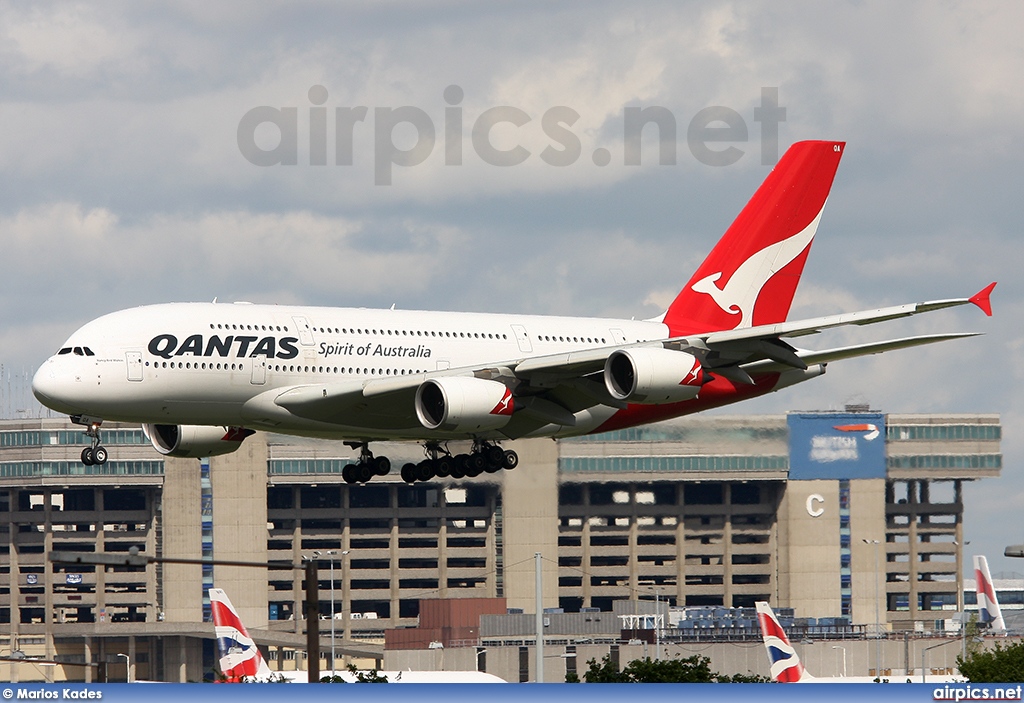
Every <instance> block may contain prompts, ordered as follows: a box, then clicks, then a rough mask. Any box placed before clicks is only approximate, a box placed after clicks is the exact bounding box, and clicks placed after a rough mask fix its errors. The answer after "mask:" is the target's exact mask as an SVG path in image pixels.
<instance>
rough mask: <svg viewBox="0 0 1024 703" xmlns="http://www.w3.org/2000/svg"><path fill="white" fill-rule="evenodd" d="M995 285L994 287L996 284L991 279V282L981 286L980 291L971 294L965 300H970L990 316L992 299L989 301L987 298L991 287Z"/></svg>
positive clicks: (990, 293) (990, 292)
mask: <svg viewBox="0 0 1024 703" xmlns="http://www.w3.org/2000/svg"><path fill="white" fill-rule="evenodd" d="M995 287H996V284H995V282H994V281H993V282H992V283H989V284H988V285H987V286H985V287H984V288H982V289H981V290H980V291H978V292H977V293H975V294H974V295H972V296H971V297H970V298H968V299H967V300H969V301H970V302H972V303H974V304H975V305H977V306H978V307H979V308H981V311H982V312H983V313H985V314H986V315H988V316H989V317H992V301H990V300H989V299H988V298H989V296H990V295H992V289H993V288H995Z"/></svg>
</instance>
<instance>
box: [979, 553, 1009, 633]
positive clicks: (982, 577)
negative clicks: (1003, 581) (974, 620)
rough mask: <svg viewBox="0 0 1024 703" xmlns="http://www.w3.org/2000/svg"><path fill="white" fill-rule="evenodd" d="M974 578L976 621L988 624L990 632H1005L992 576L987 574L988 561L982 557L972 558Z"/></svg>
mask: <svg viewBox="0 0 1024 703" xmlns="http://www.w3.org/2000/svg"><path fill="white" fill-rule="evenodd" d="M974 578H975V579H976V581H977V593H978V619H979V620H980V621H981V622H984V623H988V627H989V631H990V632H1006V622H1005V621H1004V620H1003V613H1002V611H1001V610H1000V609H999V599H998V598H996V588H995V586H994V585H993V584H992V575H991V574H990V573H989V572H988V559H986V558H985V557H983V556H975V557H974Z"/></svg>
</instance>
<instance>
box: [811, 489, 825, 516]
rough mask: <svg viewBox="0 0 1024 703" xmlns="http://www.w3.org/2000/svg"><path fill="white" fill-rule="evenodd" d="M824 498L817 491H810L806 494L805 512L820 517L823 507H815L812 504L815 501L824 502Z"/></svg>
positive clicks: (822, 513) (823, 512)
mask: <svg viewBox="0 0 1024 703" xmlns="http://www.w3.org/2000/svg"><path fill="white" fill-rule="evenodd" d="M824 502H825V499H824V498H823V497H822V496H821V495H820V494H818V493H812V494H811V495H809V496H807V514H808V515H810V516H811V517H821V516H822V515H824V514H825V509H824V508H817V507H815V506H814V504H815V503H824Z"/></svg>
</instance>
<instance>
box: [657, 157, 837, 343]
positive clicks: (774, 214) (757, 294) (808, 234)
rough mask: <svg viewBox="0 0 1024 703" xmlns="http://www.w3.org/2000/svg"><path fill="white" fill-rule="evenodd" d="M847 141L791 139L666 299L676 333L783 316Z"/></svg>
mask: <svg viewBox="0 0 1024 703" xmlns="http://www.w3.org/2000/svg"><path fill="white" fill-rule="evenodd" d="M845 148H846V144H845V142H824V141H808V142H798V143H796V144H794V145H793V146H791V147H790V148H789V150H788V151H786V153H785V154H783V156H782V159H780V160H779V163H778V164H776V166H775V168H774V169H772V172H771V173H770V174H768V177H767V178H766V179H765V181H764V183H762V184H761V187H760V188H758V189H757V192H756V193H754V197H752V198H751V199H750V201H749V202H748V203H747V205H746V207H744V208H743V210H742V211H741V212H740V214H739V216H738V217H737V218H736V220H735V221H734V222H733V223H732V225H731V226H730V227H729V229H728V230H726V232H725V234H724V235H723V236H722V238H721V239H720V240H719V242H718V244H716V245H715V248H714V249H712V251H711V253H710V254H709V255H708V257H707V258H706V259H705V260H704V263H702V264H701V265H700V268H698V269H697V272H696V273H695V274H693V277H692V278H691V279H690V281H689V282H688V283H687V284H686V286H685V287H684V288H683V290H682V291H681V292H680V293H679V295H678V296H676V299H675V300H674V301H673V302H672V305H670V306H669V308H668V312H666V313H665V318H664V322H665V324H666V325H668V327H669V330H670V333H671V335H672V336H674V337H677V336H684V335H687V334H699V333H702V332H717V331H720V330H728V329H736V328H739V327H752V326H756V325H766V324H774V323H776V322H783V321H784V320H785V319H786V316H787V315H788V314H789V307H790V305H791V304H792V302H793V295H794V294H795V293H796V286H797V283H798V282H799V281H800V274H801V273H802V272H803V268H804V262H805V261H806V260H807V253H808V251H809V250H810V247H811V241H812V240H813V239H814V233H815V231H816V230H817V228H818V221H819V220H820V219H821V212H822V209H823V208H824V207H825V200H826V199H827V198H828V193H829V190H830V189H831V188H832V180H833V178H835V174H836V169H837V168H838V167H839V159H840V158H842V155H843V150H844V149H845Z"/></svg>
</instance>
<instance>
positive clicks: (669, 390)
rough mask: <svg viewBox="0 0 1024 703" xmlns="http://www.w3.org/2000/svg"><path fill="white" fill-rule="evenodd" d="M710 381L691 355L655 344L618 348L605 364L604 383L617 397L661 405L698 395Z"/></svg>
mask: <svg viewBox="0 0 1024 703" xmlns="http://www.w3.org/2000/svg"><path fill="white" fill-rule="evenodd" d="M708 380H710V379H709V378H708V376H707V374H706V373H705V372H704V369H703V368H701V365H700V361H698V360H697V358H696V357H695V356H693V355H692V354H688V353H686V352H679V351H672V350H671V349H661V348H654V347H639V348H635V349H619V350H618V351H614V352H612V354H611V355H610V356H609V357H608V360H607V361H606V362H605V364H604V383H605V386H607V388H608V392H609V393H610V394H611V395H612V397H613V398H615V399H616V400H625V401H628V402H630V403H641V404H647V405H658V404H661V403H677V402H680V401H683V400H692V399H694V398H696V397H697V394H698V393H699V392H700V389H701V386H702V385H703V384H704V383H706V382H707V381H708Z"/></svg>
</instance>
